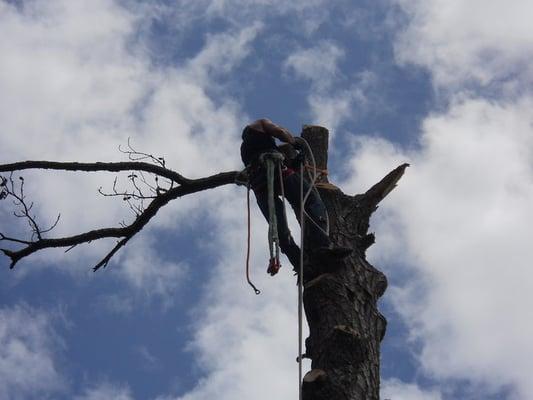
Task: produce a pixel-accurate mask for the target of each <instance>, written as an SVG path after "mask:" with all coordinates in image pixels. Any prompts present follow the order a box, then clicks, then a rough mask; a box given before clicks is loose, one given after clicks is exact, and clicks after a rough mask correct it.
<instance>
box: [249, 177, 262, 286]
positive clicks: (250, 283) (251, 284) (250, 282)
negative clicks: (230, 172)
mask: <svg viewBox="0 0 533 400" xmlns="http://www.w3.org/2000/svg"><path fill="white" fill-rule="evenodd" d="M246 186H247V188H246V206H247V208H248V247H247V249H246V280H247V281H248V285H250V286H251V287H252V289H253V290H254V292H255V294H261V291H260V290H259V289H257V287H255V285H254V284H253V283H252V281H251V280H250V238H251V236H252V234H251V223H250V219H251V218H250V183H248V184H247V185H246Z"/></svg>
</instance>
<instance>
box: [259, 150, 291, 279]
mask: <svg viewBox="0 0 533 400" xmlns="http://www.w3.org/2000/svg"><path fill="white" fill-rule="evenodd" d="M283 159H284V156H283V154H281V153H280V152H266V153H263V154H261V155H260V156H259V160H260V161H261V162H262V163H264V165H265V166H266V173H267V191H268V247H269V251H270V261H269V264H268V269H267V272H268V273H269V274H270V275H271V276H274V275H276V274H277V273H278V271H279V269H280V268H281V264H280V262H279V235H278V221H277V217H276V204H275V203H274V192H275V188H274V174H275V170H276V166H278V167H279V168H281V162H282V161H283ZM280 185H282V186H283V181H281V182H280ZM284 204H285V203H284Z"/></svg>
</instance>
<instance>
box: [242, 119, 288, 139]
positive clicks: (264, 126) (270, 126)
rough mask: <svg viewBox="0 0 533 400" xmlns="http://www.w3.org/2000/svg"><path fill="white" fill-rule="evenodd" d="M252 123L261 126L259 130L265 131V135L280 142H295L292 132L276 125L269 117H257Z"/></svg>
mask: <svg viewBox="0 0 533 400" xmlns="http://www.w3.org/2000/svg"><path fill="white" fill-rule="evenodd" d="M252 125H257V126H258V127H261V130H262V131H263V132H265V133H266V134H267V135H270V136H272V137H275V138H276V139H279V140H281V141H282V142H285V143H290V144H294V143H295V140H294V137H293V136H292V134H291V133H290V132H289V130H288V129H286V128H283V127H282V126H279V125H276V124H275V123H273V122H272V121H270V120H269V119H266V118H262V119H258V120H257V121H255V122H254V123H253V124H252Z"/></svg>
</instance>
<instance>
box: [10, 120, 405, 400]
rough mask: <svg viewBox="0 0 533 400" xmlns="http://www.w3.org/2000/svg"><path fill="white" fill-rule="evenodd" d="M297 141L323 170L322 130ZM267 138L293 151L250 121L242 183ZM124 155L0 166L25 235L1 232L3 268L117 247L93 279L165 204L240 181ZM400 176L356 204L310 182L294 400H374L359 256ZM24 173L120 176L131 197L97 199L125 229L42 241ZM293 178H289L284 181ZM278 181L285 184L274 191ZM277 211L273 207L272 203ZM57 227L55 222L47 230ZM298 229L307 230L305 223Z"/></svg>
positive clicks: (372, 329)
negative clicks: (41, 255)
mask: <svg viewBox="0 0 533 400" xmlns="http://www.w3.org/2000/svg"><path fill="white" fill-rule="evenodd" d="M301 136H302V138H303V139H305V141H306V142H305V143H308V145H309V147H310V149H311V152H312V153H313V154H314V158H315V160H316V163H315V165H314V167H315V168H316V169H317V170H321V171H327V156H328V131H327V129H325V128H322V127H316V126H306V127H304V129H303V132H302V135H301ZM274 138H278V139H280V140H282V141H285V142H288V143H296V142H297V140H296V139H295V138H293V136H292V135H290V133H289V132H288V131H287V130H285V129H283V128H281V127H278V126H277V125H275V124H272V123H271V122H270V121H267V120H259V121H256V122H254V123H252V124H250V125H249V126H248V127H246V128H245V130H244V132H243V147H242V149H243V161H244V162H245V164H247V165H248V164H250V165H251V166H252V171H251V173H250V181H251V183H252V185H254V186H255V185H258V184H259V183H260V182H261V180H263V179H264V175H263V173H262V172H260V168H261V167H259V169H258V170H255V169H253V168H254V167H253V164H254V161H255V157H256V155H259V154H261V153H264V151H265V150H267V151H268V150H271V151H274V152H276V151H278V148H277V147H276V145H275V141H274ZM248 146H250V147H248ZM254 146H257V147H254ZM125 153H126V154H128V156H129V157H130V161H126V162H115V163H113V162H95V163H78V162H54V161H22V162H16V163H11V164H3V165H2V164H0V173H4V174H2V176H1V179H0V199H3V200H4V204H5V201H6V200H8V199H10V200H13V204H14V205H15V207H16V210H15V215H17V216H18V217H19V218H22V219H24V220H26V221H27V222H28V225H29V227H30V230H31V232H30V233H31V235H30V236H29V238H20V237H13V236H11V235H10V234H8V233H6V232H4V231H1V232H0V243H1V244H8V245H7V246H2V247H3V248H2V249H1V250H2V251H3V253H4V254H5V255H6V256H7V257H9V259H10V260H11V264H10V268H14V267H15V266H16V264H17V263H18V262H20V260H22V259H23V258H25V257H27V256H30V255H32V254H33V253H35V252H38V251H41V250H44V249H47V248H56V247H63V248H67V249H71V248H73V247H75V246H77V245H79V244H82V243H90V242H92V241H94V240H98V239H103V238H116V239H117V243H116V244H115V246H114V247H113V248H112V249H111V250H110V251H109V253H108V254H107V255H106V256H104V257H103V259H102V260H100V261H99V262H98V263H97V264H96V266H95V267H94V270H98V269H99V268H101V267H105V266H106V265H108V263H109V261H110V260H111V258H112V257H113V256H114V255H115V254H116V253H117V252H118V251H119V250H120V249H121V248H122V247H123V246H125V245H126V244H127V243H128V242H129V240H130V239H131V238H132V237H133V236H135V235H136V234H137V233H139V232H140V231H141V230H142V229H143V228H144V227H145V226H146V225H147V224H148V223H149V222H150V220H151V219H152V218H153V217H154V216H155V215H156V214H157V213H158V211H159V210H160V209H161V208H162V207H164V206H165V205H166V204H168V203H169V202H170V201H172V200H175V199H178V198H179V197H182V196H186V195H190V194H193V193H197V192H199V191H203V190H207V189H212V188H215V187H218V186H222V185H227V184H233V183H235V182H236V178H237V177H238V175H239V172H237V171H231V172H223V173H219V174H215V175H212V176H209V177H205V178H199V179H189V178H186V177H184V176H183V175H181V174H179V173H177V172H175V171H173V170H171V169H169V168H167V166H166V165H165V162H164V160H163V159H161V158H158V157H154V156H152V155H150V154H145V153H142V152H139V151H136V150H134V149H133V148H131V146H130V147H129V149H128V150H127V151H125ZM406 167H407V164H403V165H400V166H399V167H397V168H396V169H394V170H393V171H391V172H390V173H389V174H388V175H387V176H385V177H384V178H383V179H382V180H381V181H379V182H378V183H377V184H375V185H374V186H373V187H371V188H370V189H369V190H367V191H366V192H365V193H363V194H359V195H356V196H350V195H346V194H344V193H343V192H342V191H341V190H340V189H339V188H337V187H336V186H334V185H332V184H331V183H329V182H328V179H327V175H326V174H321V175H320V177H319V178H318V179H317V182H316V183H317V185H316V186H317V187H318V190H319V191H320V196H321V198H322V201H323V203H322V201H320V200H319V198H318V197H317V198H316V199H314V200H311V201H310V202H309V204H306V209H307V211H308V214H309V216H310V218H309V220H311V219H313V220H316V221H317V224H316V225H317V226H316V228H317V229H318V227H321V229H320V230H318V231H316V232H315V235H316V236H319V235H322V238H321V239H320V238H319V239H317V241H318V243H321V245H323V247H325V248H327V249H328V250H327V251H326V255H325V256H324V257H320V256H319V255H316V254H313V253H312V251H310V250H311V249H308V248H306V249H304V251H305V253H306V255H307V257H306V258H305V262H304V263H303V265H302V267H303V271H304V277H307V279H306V282H305V287H304V292H303V305H304V308H305V315H306V317H307V322H308V324H309V331H310V335H309V337H308V338H307V339H306V341H305V342H306V343H305V344H306V351H305V354H304V356H305V357H308V358H310V359H311V370H310V371H309V372H308V373H307V374H306V375H305V377H304V378H303V381H299V384H300V383H301V395H302V398H303V400H333V399H335V400H356V399H357V400H363V399H364V400H377V399H379V361H380V360H379V357H380V352H379V345H380V342H381V340H382V339H383V336H384V334H385V327H386V321H385V318H384V317H383V316H382V315H381V314H380V313H379V311H378V309H377V300H378V299H379V297H380V296H382V295H383V293H384V291H385V289H386V287H387V280H386V278H385V276H384V275H383V274H382V273H381V272H379V271H378V270H377V269H375V268H374V267H373V266H372V265H370V264H369V263H368V261H367V260H366V257H365V251H366V249H367V248H368V247H369V246H371V245H372V244H373V243H374V235H373V234H372V233H368V229H369V220H370V216H371V215H372V213H373V212H374V211H375V210H376V209H377V205H378V204H379V203H380V202H381V201H382V200H383V199H384V198H385V197H386V196H387V195H388V194H389V192H390V191H391V190H392V189H393V188H394V187H395V186H396V183H397V182H398V180H399V179H400V178H401V177H402V175H403V173H404V171H405V168H406ZM27 169H43V170H44V169H46V170H48V169H51V170H62V171H85V172H92V171H108V172H114V173H118V172H128V173H129V175H128V179H129V181H130V189H125V190H120V189H118V188H117V184H116V180H115V184H114V185H113V188H112V190H111V191H110V192H103V191H101V193H102V194H103V195H105V196H116V197H119V198H121V199H123V200H124V202H126V203H127V204H128V205H129V206H130V208H131V209H132V210H133V211H134V213H135V218H134V220H133V221H132V222H131V223H130V224H125V223H124V224H121V226H119V227H106V228H101V229H95V230H91V231H88V232H83V233H79V234H76V235H73V236H66V237H56V238H53V237H52V238H51V237H48V235H49V234H50V232H51V231H52V230H53V228H54V226H55V223H54V224H52V225H51V226H50V227H44V228H43V227H42V226H41V225H40V224H39V221H38V220H37V218H36V216H35V215H34V214H33V212H32V204H33V203H32V202H29V201H28V199H27V198H26V194H25V193H26V192H25V191H24V185H25V183H24V179H23V177H20V176H17V177H15V176H14V174H15V173H16V172H18V171H22V170H27ZM285 175H286V177H285V179H280V180H279V181H278V184H279V189H280V190H281V188H283V187H284V186H286V187H287V188H288V192H287V193H286V196H287V198H288V199H289V198H290V197H291V195H290V194H289V192H292V191H295V192H296V193H297V194H301V193H303V191H302V190H299V189H294V188H293V186H294V185H293V184H292V183H291V180H292V179H296V180H299V179H298V178H297V177H296V174H294V173H293V174H288V173H287V172H285ZM293 175H294V176H295V178H290V177H291V176H293ZM287 178H289V179H287ZM282 182H283V183H284V185H281V183H282ZM300 182H301V181H300ZM254 192H255V194H256V196H257V200H258V203H259V204H260V207H261V209H262V210H263V209H264V201H265V200H264V197H263V196H264V194H263V192H261V190H259V188H258V187H257V186H256V187H255V189H254ZM294 197H297V196H294ZM261 203H262V204H263V206H262V205H261ZM279 203H280V200H279V199H278V202H277V204H279ZM291 204H292V202H291ZM299 204H301V203H298V202H297V201H296V202H295V205H294V204H292V205H293V207H299ZM324 206H325V210H327V213H328V215H329V217H330V218H329V222H330V224H329V236H326V235H324V234H323V233H321V231H322V227H323V225H321V224H322V223H323V221H321V218H322V217H324V215H325V211H324ZM278 209H279V206H278V207H276V208H275V210H276V211H275V214H280V212H279V211H278ZM317 210H318V211H317ZM263 212H264V211H263ZM267 215H268V217H267V218H270V215H272V214H271V213H268V214H266V213H265V216H267ZM58 220H59V217H58V218H57V219H56V223H57V221H58ZM282 220H284V218H280V221H282ZM304 223H305V219H304ZM307 225H308V226H309V225H311V226H312V224H311V223H308V224H307ZM2 229H4V227H2ZM285 229H286V226H283V227H282V228H281V231H282V232H283V234H284V235H285V237H284V239H283V240H286V242H285V244H284V245H283V247H284V248H285V249H284V251H286V252H287V255H288V256H289V259H290V260H291V262H292V261H293V256H292V255H290V254H289V253H290V251H291V250H290V249H291V248H293V247H294V248H295V250H296V251H298V248H297V246H296V245H295V244H294V241H292V242H291V241H290V240H289V238H290V233H289V232H288V228H287V229H286V230H285ZM321 241H322V242H321ZM330 242H333V243H335V244H336V246H337V248H341V249H342V248H346V249H350V250H351V252H350V253H349V254H347V255H346V254H344V255H345V257H344V256H343V257H340V258H339V257H335V256H334V255H335V253H336V251H331V247H329V246H330ZM285 245H287V246H288V247H287V246H285ZM328 254H329V255H328ZM293 265H294V263H293ZM301 281H302V280H301Z"/></svg>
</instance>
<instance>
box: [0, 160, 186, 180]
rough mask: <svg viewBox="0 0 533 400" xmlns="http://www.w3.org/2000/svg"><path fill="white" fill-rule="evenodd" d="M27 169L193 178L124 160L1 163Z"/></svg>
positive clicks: (12, 168)
mask: <svg viewBox="0 0 533 400" xmlns="http://www.w3.org/2000/svg"><path fill="white" fill-rule="evenodd" d="M25 169H52V170H60V171H85V172H96V171H108V172H120V171H136V170H138V171H145V172H151V173H153V174H156V175H159V176H162V177H164V178H167V179H170V180H171V181H173V182H175V183H178V184H185V185H186V184H189V183H190V182H191V181H193V180H192V179H188V178H185V177H184V176H182V175H180V174H178V173H177V172H175V171H172V170H170V169H167V168H165V167H162V166H160V165H154V164H150V163H146V162H138V161H124V162H94V163H79V162H57V161H20V162H16V163H11V164H0V172H13V171H22V170H25Z"/></svg>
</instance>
